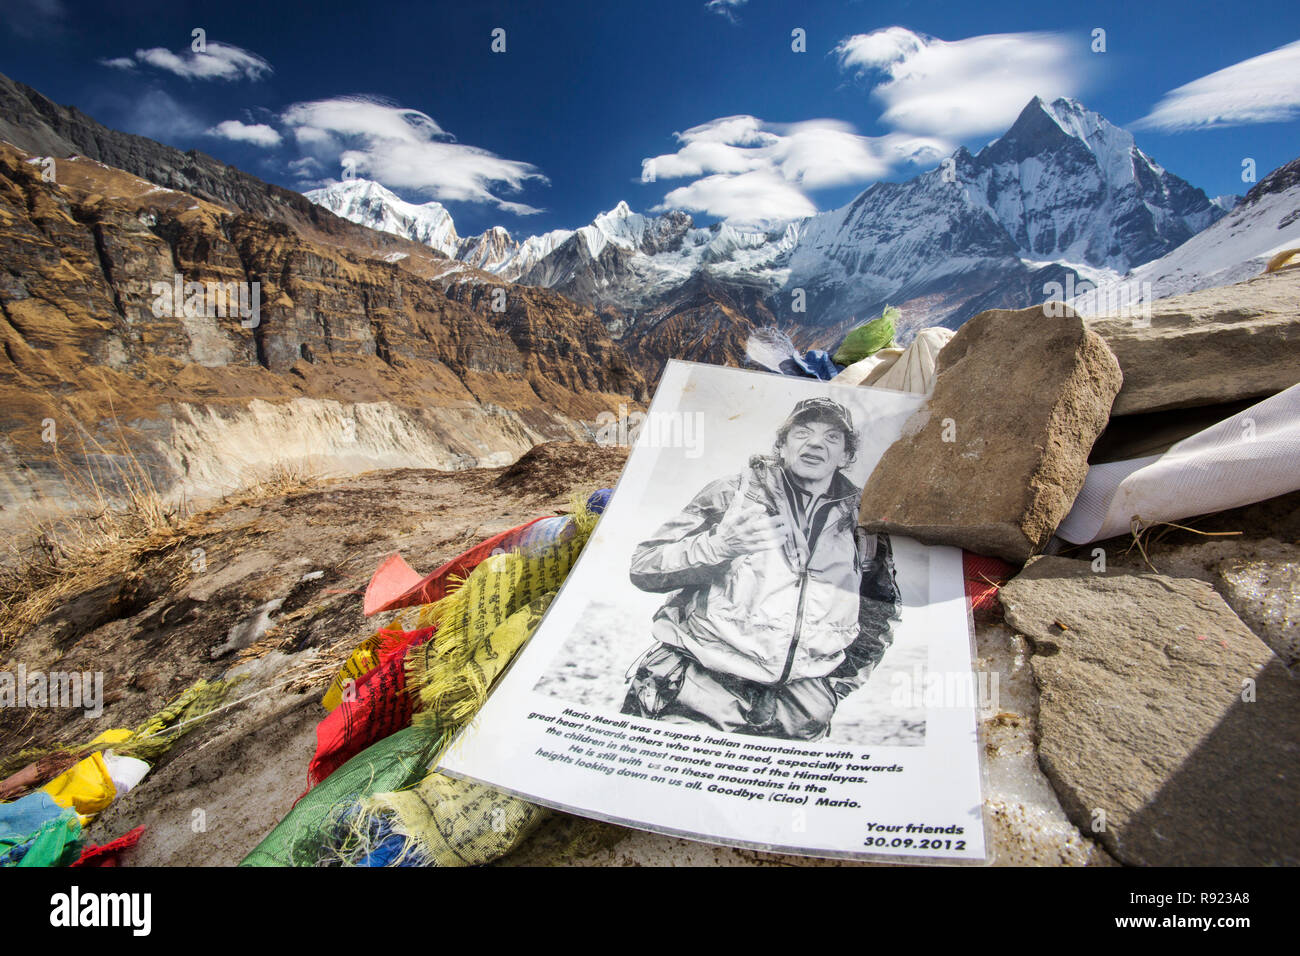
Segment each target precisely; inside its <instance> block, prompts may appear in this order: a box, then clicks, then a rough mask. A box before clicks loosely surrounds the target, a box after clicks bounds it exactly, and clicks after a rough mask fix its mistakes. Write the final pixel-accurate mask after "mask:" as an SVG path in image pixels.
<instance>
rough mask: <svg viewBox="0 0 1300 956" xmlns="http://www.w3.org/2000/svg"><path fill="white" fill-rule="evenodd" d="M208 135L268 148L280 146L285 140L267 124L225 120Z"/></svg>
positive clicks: (209, 131)
mask: <svg viewBox="0 0 1300 956" xmlns="http://www.w3.org/2000/svg"><path fill="white" fill-rule="evenodd" d="M208 135H209V136H217V137H220V138H221V139H229V140H234V141H235V142H238V143H251V144H253V145H254V146H263V147H268V148H269V147H272V146H279V145H280V142H281V139H282V138H283V137H281V136H280V134H279V133H277V132H276V131H275V130H274V129H273V128H272V127H270V126H267V125H266V124H265V123H241V122H240V121H239V120H224V121H223V122H220V123H218V124H217V125H216V126H214V127H212V128H211V129H210V130H208Z"/></svg>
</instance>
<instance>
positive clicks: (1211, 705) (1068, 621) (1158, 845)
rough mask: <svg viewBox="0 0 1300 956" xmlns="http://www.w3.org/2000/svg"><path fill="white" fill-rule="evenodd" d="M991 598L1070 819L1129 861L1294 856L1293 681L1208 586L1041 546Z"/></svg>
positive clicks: (1297, 696)
mask: <svg viewBox="0 0 1300 956" xmlns="http://www.w3.org/2000/svg"><path fill="white" fill-rule="evenodd" d="M1000 597H1001V601H1002V606H1003V609H1004V610H1005V612H1006V619H1007V622H1008V624H1010V625H1011V626H1012V627H1013V628H1015V630H1017V631H1018V632H1020V633H1022V634H1024V635H1026V636H1027V637H1029V639H1030V641H1031V642H1032V644H1033V652H1034V653H1033V657H1032V658H1031V664H1032V667H1033V671H1034V679H1035V681H1036V683H1037V684H1038V689H1039V735H1040V740H1039V748H1038V759H1039V763H1040V764H1041V766H1042V768H1043V771H1044V773H1046V775H1047V777H1048V779H1049V780H1050V781H1051V782H1052V785H1053V787H1054V788H1055V789H1056V792H1057V794H1058V796H1060V798H1061V805H1062V806H1063V807H1064V809H1065V811H1066V813H1067V814H1068V815H1069V817H1070V819H1071V820H1072V821H1073V822H1074V824H1075V825H1076V826H1078V827H1079V829H1080V830H1081V831H1082V832H1083V833H1085V834H1087V835H1089V836H1092V837H1093V838H1094V839H1097V840H1099V841H1100V842H1101V843H1102V845H1103V846H1104V847H1105V848H1106V849H1107V850H1108V851H1109V852H1110V853H1111V854H1112V855H1113V856H1114V857H1115V858H1116V859H1118V860H1120V861H1121V862H1124V863H1129V864H1135V865H1166V866H1167V865H1177V866H1188V865H1212V864H1217V865H1256V866H1258V865H1296V864H1297V863H1300V818H1298V817H1297V815H1296V813H1295V808H1296V806H1297V805H1300V759H1298V758H1300V684H1297V683H1296V682H1295V681H1294V680H1293V679H1292V678H1291V677H1290V676H1289V674H1288V672H1287V670H1286V668H1285V667H1284V666H1283V664H1282V662H1281V660H1279V659H1278V658H1277V657H1276V656H1275V655H1274V654H1273V653H1272V652H1271V651H1270V650H1269V649H1268V647H1266V646H1265V645H1264V644H1263V643H1262V642H1261V641H1260V640H1259V638H1258V637H1256V636H1255V635H1254V634H1253V633H1252V632H1251V630H1250V629H1249V628H1248V627H1246V625H1245V624H1243V623H1242V622H1241V620H1240V619H1239V618H1238V617H1237V615H1236V614H1234V613H1233V612H1232V609H1231V608H1229V607H1228V605H1227V604H1226V603H1224V601H1223V599H1222V598H1221V597H1220V596H1219V595H1218V594H1217V593H1216V592H1215V591H1214V590H1213V589H1212V588H1211V587H1210V586H1209V585H1207V584H1205V583H1204V582H1202V581H1197V580H1193V579H1190V578H1173V577H1167V576H1164V575H1160V574H1154V573H1150V572H1142V571H1134V570H1131V569H1117V568H1112V569H1110V570H1109V571H1104V572H1094V571H1093V569H1092V563H1091V562H1088V561H1074V560H1070V559H1066V558H1057V557H1042V558H1037V559H1035V560H1033V561H1032V562H1030V564H1029V565H1028V566H1027V567H1026V568H1025V570H1024V571H1023V572H1021V574H1020V575H1018V576H1017V577H1015V578H1014V579H1012V580H1011V581H1010V582H1009V583H1008V584H1007V585H1006V586H1005V587H1004V588H1003V589H1002V591H1001V594H1000Z"/></svg>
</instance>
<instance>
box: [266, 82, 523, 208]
mask: <svg viewBox="0 0 1300 956" xmlns="http://www.w3.org/2000/svg"><path fill="white" fill-rule="evenodd" d="M280 119H281V121H282V122H283V123H284V124H285V125H286V126H288V127H289V128H290V129H291V130H292V131H293V136H294V139H295V141H296V142H297V144H298V146H299V147H300V148H301V149H302V150H303V151H304V152H305V153H306V154H307V155H308V156H310V157H311V158H314V159H315V160H316V161H317V162H319V163H321V164H324V165H325V166H329V165H333V166H334V167H335V168H339V169H342V168H343V167H345V166H348V167H351V169H352V170H353V171H354V172H355V174H356V175H357V176H364V177H366V178H368V179H374V180H377V181H378V182H381V183H383V184H384V185H385V186H388V187H390V188H393V189H398V190H401V189H408V190H412V191H415V192H420V193H424V194H426V195H429V196H431V197H432V198H434V199H438V200H453V201H455V200H459V201H463V202H477V203H490V204H492V205H494V206H496V207H497V208H498V209H501V210H503V211H505V212H512V213H517V214H519V215H530V214H532V213H537V212H541V210H540V209H537V208H535V207H533V206H528V205H525V204H522V203H517V202H512V201H507V200H505V199H503V198H501V197H500V196H499V195H498V193H499V192H500V191H501V190H502V189H504V190H505V191H507V192H518V191H519V190H520V189H522V188H523V185H524V183H525V182H527V181H528V180H534V179H535V180H538V181H540V182H542V183H545V182H547V179H546V177H545V176H544V175H542V173H541V171H540V170H538V169H537V167H535V166H533V165H532V164H530V163H525V162H520V161H518V160H512V159H502V158H501V157H499V156H497V155H495V154H493V153H491V152H489V151H487V150H485V149H480V148H478V147H475V146H466V145H464V144H462V143H457V142H455V139H454V137H452V136H451V135H450V134H448V133H446V132H445V131H444V130H443V129H442V128H441V127H440V126H439V125H438V124H437V123H436V122H435V121H434V120H433V118H432V117H430V116H428V115H427V114H425V113H422V112H420V111H419V110H414V109H408V108H406V107H401V106H395V105H393V104H391V103H387V102H384V101H381V100H378V99H375V98H372V97H361V96H349V97H336V98H333V99H327V100H316V101H314V102H310V103H296V104H294V105H293V106H291V107H289V108H288V109H287V110H285V112H284V114H283V115H282V116H281V117H280Z"/></svg>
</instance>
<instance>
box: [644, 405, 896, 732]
mask: <svg viewBox="0 0 1300 956" xmlns="http://www.w3.org/2000/svg"><path fill="white" fill-rule="evenodd" d="M857 446H858V433H857V431H856V430H855V429H854V427H853V418H852V415H851V414H850V412H849V410H848V409H847V408H845V407H844V406H843V405H841V404H840V403H838V402H835V401H832V400H831V399H827V398H813V399H806V400H804V401H801V402H799V403H798V404H797V405H795V407H794V409H793V411H791V413H790V415H789V417H788V418H787V419H786V420H785V422H784V423H783V424H782V425H781V427H780V429H778V431H777V434H776V441H775V443H774V444H773V446H772V454H771V455H755V456H753V457H752V458H751V459H750V461H749V466H748V468H746V469H745V470H744V471H742V472H741V473H740V474H737V475H732V476H730V477H728V478H722V479H719V480H717V481H714V482H711V483H710V484H709V485H708V486H706V487H705V488H704V489H703V490H702V491H701V492H700V493H699V494H697V495H696V496H695V498H694V499H692V500H691V502H690V504H688V505H687V506H686V508H685V509H684V510H683V511H682V512H681V513H680V514H679V515H677V516H676V517H675V518H673V519H671V520H670V521H668V522H666V523H665V524H664V525H663V526H662V527H660V528H659V529H658V530H657V531H656V532H655V534H654V536H653V537H651V538H650V539H649V540H647V541H643V542H641V544H640V545H638V546H637V548H636V551H635V552H634V553H633V556H632V564H631V578H632V583H633V584H635V585H636V586H637V587H639V588H641V589H642V590H646V591H655V592H662V593H671V596H670V597H669V598H668V600H667V601H666V602H665V603H664V605H663V606H662V607H661V608H660V609H659V611H658V612H657V613H656V614H655V617H654V623H653V625H652V628H651V633H652V635H653V636H654V638H655V639H656V640H657V642H658V643H657V644H656V645H655V646H653V647H652V648H651V649H650V650H649V651H647V652H646V653H645V654H644V655H642V657H641V658H640V659H639V660H638V661H637V662H636V663H635V664H634V665H633V667H632V668H631V670H630V671H629V674H630V683H629V686H628V692H627V696H626V698H625V699H624V703H623V712H624V713H626V714H633V715H636V716H640V717H651V718H655V719H658V720H667V721H673V722H677V723H704V724H707V725H709V726H712V727H715V728H717V729H719V730H724V731H729V732H732V733H744V734H756V735H761V736H770V737H781V738H785V739H789V740H816V739H818V738H820V737H824V736H825V735H826V734H827V733H829V732H830V724H831V718H832V717H833V716H834V715H835V708H836V706H837V705H838V704H839V701H840V700H842V699H843V698H844V697H845V696H846V695H848V694H849V693H851V692H853V691H854V690H856V689H857V688H858V687H860V686H861V685H862V683H863V682H864V681H865V680H866V679H867V677H868V676H869V675H870V673H871V671H872V669H873V668H874V667H875V666H876V664H877V663H878V662H879V661H880V658H881V657H882V656H883V654H884V653H885V650H886V648H887V647H888V646H889V645H890V643H892V640H893V637H892V634H891V624H892V622H894V621H897V620H898V619H899V614H898V605H899V594H898V585H897V583H896V581H895V577H894V562H893V554H892V549H891V546H890V542H889V538H888V536H886V535H871V534H867V533H865V532H863V531H861V530H860V529H858V527H857V513H858V500H859V498H860V496H861V494H862V489H860V488H859V487H857V486H856V485H854V484H853V482H852V481H850V480H849V478H848V477H847V476H846V475H845V474H844V471H843V469H845V468H846V467H848V466H849V465H850V464H851V463H852V462H853V460H854V457H855V455H856V453H857Z"/></svg>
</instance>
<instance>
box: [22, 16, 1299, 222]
mask: <svg viewBox="0 0 1300 956" xmlns="http://www.w3.org/2000/svg"><path fill="white" fill-rule="evenodd" d="M6 7H7V8H8V9H7V11H6V12H7V16H6V19H5V25H4V26H3V27H0V71H2V72H4V73H6V74H8V75H9V76H11V77H13V78H14V79H17V80H19V81H21V82H24V83H27V84H29V85H31V86H34V87H35V88H36V89H38V90H40V91H41V92H43V93H45V94H46V95H47V96H50V97H51V98H52V99H54V100H56V101H57V102H60V103H70V104H72V105H75V106H77V107H79V108H81V109H82V110H84V111H85V112H87V113H89V114H90V115H91V116H94V117H95V118H96V119H98V120H100V121H101V122H103V123H105V124H107V125H109V126H112V127H115V128H119V129H125V130H128V131H131V132H136V133H141V134H144V135H147V136H151V137H153V138H155V139H159V140H161V141H163V142H166V143H169V144H172V145H175V146H178V147H181V148H183V149H189V148H197V149H201V150H203V151H204V152H207V153H209V154H211V155H214V156H216V157H218V158H220V159H223V160H225V161H227V162H230V163H233V164H234V165H236V166H239V167H241V168H244V169H247V170H248V171H250V172H252V173H254V174H256V175H258V176H261V177H263V178H265V179H268V180H271V181H273V182H277V183H280V184H282V185H285V186H289V187H291V188H309V186H310V185H312V184H319V183H320V182H324V181H328V180H330V179H337V178H338V177H339V176H340V175H341V170H342V166H343V163H344V162H350V163H351V166H352V168H353V169H355V170H356V173H357V175H359V176H365V177H367V178H373V179H378V180H379V181H381V182H384V183H385V184H386V185H388V186H389V187H390V188H393V189H394V190H395V191H396V192H398V193H399V194H401V195H402V196H403V198H406V199H408V200H411V201H414V202H421V201H425V200H427V199H438V200H439V201H441V202H443V203H444V204H445V205H446V206H447V207H448V208H449V209H450V210H451V212H452V214H453V216H454V217H455V221H456V225H457V230H458V231H459V232H460V233H461V235H469V234H473V233H476V232H479V231H481V230H482V229H484V228H486V227H487V226H489V225H496V224H500V225H504V226H505V227H506V228H508V229H509V230H510V231H511V232H512V234H514V235H516V237H522V236H524V235H528V234H530V233H537V232H544V231H547V230H550V229H555V228H561V227H568V228H572V227H575V226H578V225H582V224H584V223H586V222H588V221H590V220H591V218H592V217H593V216H594V215H596V214H597V213H599V212H601V211H603V210H606V209H609V208H611V207H612V206H613V205H614V204H615V203H616V202H617V201H619V200H620V199H624V200H626V201H627V202H628V203H629V204H630V205H631V206H632V208H633V209H635V210H638V211H650V210H663V209H668V208H681V209H685V210H686V211H689V212H691V213H692V214H693V215H694V216H695V217H696V219H697V221H698V222H710V221H714V220H716V219H720V218H729V219H732V220H733V221H737V222H740V221H750V220H752V221H755V222H758V221H765V220H766V221H773V220H777V219H780V218H783V217H785V216H790V215H798V214H802V213H806V212H809V211H812V210H815V209H828V208H833V207H835V206H838V205H842V204H843V203H845V202H847V201H849V200H851V199H852V198H853V197H854V196H855V195H856V194H857V193H859V192H861V191H862V190H863V189H865V188H866V187H867V186H869V185H870V184H871V183H872V182H873V181H876V180H877V179H893V180H899V179H907V178H910V177H911V176H913V175H915V174H916V173H917V172H919V171H921V170H922V169H925V168H928V167H931V166H934V165H936V164H937V163H938V162H939V160H940V158H941V157H942V156H943V155H946V154H947V153H948V152H949V151H950V150H951V149H952V148H953V147H954V146H955V145H957V144H965V145H967V146H968V147H970V148H972V149H978V148H979V147H980V146H982V145H983V144H984V143H986V142H988V141H989V140H990V139H993V138H995V137H996V136H997V135H998V134H999V133H1000V132H1002V131H1003V130H1004V129H1005V128H1006V126H1007V125H1009V123H1010V121H1011V119H1013V118H1014V115H1015V113H1017V112H1018V111H1019V108H1020V107H1021V106H1023V105H1024V103H1025V102H1027V101H1028V99H1029V97H1030V96H1031V95H1033V94H1034V93H1039V94H1043V95H1045V96H1051V95H1054V94H1056V93H1061V92H1064V93H1068V94H1070V95H1073V96H1074V97H1075V98H1077V99H1079V100H1080V101H1082V102H1083V103H1084V104H1085V105H1087V106H1089V107H1090V108H1092V109H1095V110H1097V111H1098V112H1100V113H1102V114H1103V115H1105V116H1106V117H1107V118H1108V119H1110V120H1111V121H1112V122H1114V123H1116V124H1118V125H1120V126H1124V127H1126V128H1130V129H1131V130H1132V132H1133V133H1134V135H1135V136H1136V137H1137V142H1138V145H1139V146H1141V147H1142V148H1143V149H1144V150H1145V151H1146V152H1147V153H1148V154H1149V155H1151V156H1152V157H1153V158H1154V159H1155V160H1156V161H1157V162H1159V163H1161V164H1162V165H1164V166H1165V167H1166V168H1167V169H1169V170H1171V171H1172V172H1174V173H1176V174H1178V175H1180V176H1182V177H1183V178H1185V179H1187V180H1189V181H1190V182H1192V183H1193V184H1194V185H1197V186H1200V187H1201V188H1203V189H1205V190H1206V192H1207V193H1209V194H1210V195H1212V196H1213V195H1217V194H1220V193H1229V192H1236V193H1242V192H1245V190H1246V189H1247V188H1249V185H1250V184H1249V183H1243V182H1242V179H1241V175H1242V161H1243V160H1244V159H1246V158H1251V159H1253V160H1254V161H1255V164H1256V167H1257V169H1258V175H1259V176H1260V177H1262V176H1263V175H1264V174H1265V173H1266V172H1267V171H1268V170H1270V169H1272V168H1274V167H1276V166H1278V165H1280V164H1281V163H1283V162H1286V161H1288V160H1290V159H1294V158H1295V157H1296V156H1297V155H1300V135H1298V134H1300V5H1297V4H1295V3H1294V0H1291V2H1276V3H1274V2H1253V3H1251V4H1248V5H1233V6H1231V7H1227V8H1225V7H1224V6H1223V5H1200V6H1198V5H1196V4H1190V3H1187V2H1178V3H1174V2H1162V0H1148V2H1145V3H1140V4H1139V3H1133V2H1132V0H1128V2H1124V3H1092V4H1086V5H1084V4H1076V5H1071V6H1056V5H1049V4H1035V5H1032V9H1031V8H1030V5H1026V4H1022V3H996V2H995V3H981V4H972V3H925V2H910V3H860V2H848V3H845V2H838V3H821V2H801V3H777V2H769V0H747V2H737V0H730V2H722V0H714V2H713V3H706V2H704V0H659V2H656V3H622V2H610V0H606V2H590V3H566V2H557V0H549V2H546V3H527V4H524V3H499V2H488V3H474V4H467V3H444V2H424V3H411V4H402V3H390V2H385V3H382V4H381V3H369V4H368V3H359V2H356V0H349V2H346V3H337V2H323V3H313V4H311V5H310V7H307V6H305V5H304V7H303V9H302V10H301V12H295V10H294V9H293V8H292V7H290V6H288V5H281V4H275V3H266V2H263V3H258V4H242V3H225V4H188V5H187V4H184V3H177V2H175V0H168V2H151V0H150V2H129V0H128V2H122V3H116V4H112V5H111V9H110V5H106V4H100V3H80V2H74V0H7V2H6ZM196 27H201V28H202V29H203V30H204V31H205V37H204V39H205V43H206V47H205V49H204V51H203V52H202V53H201V54H196V53H195V52H194V51H192V49H191V47H192V42H193V41H192V31H193V29H194V28H196ZM497 28H501V29H503V30H504V31H505V38H504V39H505V51H504V52H493V50H492V43H493V36H492V33H493V30H495V29H497ZM796 28H799V29H801V30H803V31H804V36H805V41H804V43H805V46H806V52H795V51H794V50H793V49H792V44H793V43H794V42H795V41H794V39H793V38H792V31H793V30H795V29H796ZM1097 29H1101V30H1104V31H1105V37H1104V40H1105V52H1094V51H1093V49H1092V47H1093V46H1094V45H1095V44H1096V41H1095V39H1094V31H1095V30H1097ZM1260 57H1264V59H1262V60H1261V59H1256V58H1260ZM1225 70H1226V71H1229V72H1226V73H1224V72H1220V71H1225ZM1189 84H1190V86H1189ZM356 96H362V97H366V99H365V100H363V101H358V100H355V99H352V100H350V99H346V98H347V97H356ZM453 138H454V139H453ZM647 160H651V161H652V163H651V165H650V166H649V167H647V166H646V165H645V163H646V161H647ZM650 172H653V177H651V175H650Z"/></svg>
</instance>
